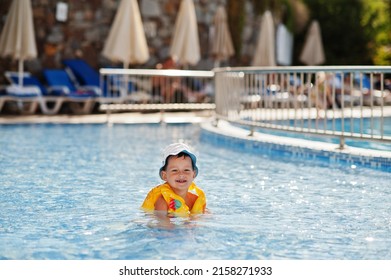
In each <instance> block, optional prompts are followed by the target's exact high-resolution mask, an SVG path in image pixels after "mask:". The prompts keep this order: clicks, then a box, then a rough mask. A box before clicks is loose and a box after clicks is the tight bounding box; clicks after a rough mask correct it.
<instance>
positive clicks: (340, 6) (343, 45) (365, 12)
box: [304, 0, 391, 65]
mask: <svg viewBox="0 0 391 280" xmlns="http://www.w3.org/2000/svg"><path fill="white" fill-rule="evenodd" d="M387 1H388V6H389V5H390V2H391V1H390V0H344V1H341V0H304V2H305V3H306V5H307V6H308V8H309V10H310V13H311V18H312V19H316V20H318V21H319V24H320V26H321V30H322V39H323V44H324V49H325V54H326V60H327V61H326V64H328V65H359V64H363V65H371V64H386V63H387V62H386V60H384V58H385V57H386V56H384V55H383V57H382V58H381V57H379V55H381V53H379V50H381V49H383V47H384V46H387V44H388V46H389V44H390V35H389V34H391V29H390V10H389V7H388V9H387V8H386V7H387ZM387 38H388V39H387ZM385 50H387V48H385ZM377 55H378V57H377ZM376 59H377V60H376ZM388 63H389V62H388Z"/></svg>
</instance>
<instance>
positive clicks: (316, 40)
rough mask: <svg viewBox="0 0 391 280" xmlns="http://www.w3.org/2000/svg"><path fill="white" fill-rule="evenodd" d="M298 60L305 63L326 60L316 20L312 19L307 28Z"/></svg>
mask: <svg viewBox="0 0 391 280" xmlns="http://www.w3.org/2000/svg"><path fill="white" fill-rule="evenodd" d="M300 61H301V62H303V63H304V64H307V65H319V64H322V63H324V62H325V61H326V58H325V55H324V50H323V42H322V35H321V31H320V26H319V23H318V21H316V20H314V21H312V23H311V25H310V28H309V29H308V33H307V37H306V40H305V43H304V47H303V50H302V52H301V55H300Z"/></svg>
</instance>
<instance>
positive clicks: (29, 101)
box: [1, 71, 64, 115]
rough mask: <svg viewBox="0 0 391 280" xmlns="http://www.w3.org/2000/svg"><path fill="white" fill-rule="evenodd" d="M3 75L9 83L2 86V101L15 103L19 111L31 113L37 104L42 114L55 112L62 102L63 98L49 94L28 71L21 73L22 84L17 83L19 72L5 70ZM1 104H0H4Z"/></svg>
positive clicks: (58, 109) (34, 110)
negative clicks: (3, 94) (3, 93)
mask: <svg viewBox="0 0 391 280" xmlns="http://www.w3.org/2000/svg"><path fill="white" fill-rule="evenodd" d="M5 77H6V78H7V80H8V81H9V83H10V84H11V85H9V86H6V87H5V88H4V92H5V96H3V98H2V99H3V100H4V103H6V102H13V103H16V105H17V106H16V108H17V109H18V111H19V112H21V113H30V114H33V113H35V112H36V110H37V108H38V106H39V107H40V110H41V112H42V113H43V114H47V115H53V114H57V113H58V112H59V111H60V109H61V106H62V104H63V101H64V100H63V98H61V97H60V96H57V95H51V93H49V91H48V90H47V89H46V87H45V86H44V85H43V84H42V83H41V82H40V81H39V80H38V79H37V78H36V77H34V76H33V75H31V74H30V73H28V72H24V73H23V74H22V84H21V85H19V73H18V72H12V71H7V72H6V73H5ZM4 103H3V104H1V105H4Z"/></svg>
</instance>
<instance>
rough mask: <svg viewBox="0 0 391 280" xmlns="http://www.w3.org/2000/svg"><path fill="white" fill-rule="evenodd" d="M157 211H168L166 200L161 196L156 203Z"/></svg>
mask: <svg viewBox="0 0 391 280" xmlns="http://www.w3.org/2000/svg"><path fill="white" fill-rule="evenodd" d="M155 210H156V211H166V212H167V211H168V205H167V202H166V201H165V200H164V198H163V196H162V195H160V196H159V197H158V199H157V200H156V202H155Z"/></svg>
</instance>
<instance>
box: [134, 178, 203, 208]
mask: <svg viewBox="0 0 391 280" xmlns="http://www.w3.org/2000/svg"><path fill="white" fill-rule="evenodd" d="M189 192H191V193H193V194H195V195H197V196H198V198H197V199H196V201H195V202H194V205H193V208H192V209H191V210H189V207H188V206H187V205H186V203H185V200H184V199H183V198H182V197H181V196H179V195H177V194H176V193H175V192H174V191H173V190H172V189H171V187H170V185H169V184H168V183H164V184H161V185H159V186H156V187H154V188H153V189H152V190H150V191H149V193H148V195H147V197H146V198H145V200H144V203H143V204H142V206H141V207H142V208H143V209H144V210H149V211H153V210H155V203H156V200H157V199H158V198H159V196H160V195H162V196H163V198H164V200H165V201H166V202H167V206H168V210H167V212H168V213H170V214H171V213H173V214H179V215H184V214H185V215H188V214H202V213H204V211H205V206H206V197H205V194H204V192H203V191H202V190H201V189H200V188H199V187H197V186H196V184H194V183H192V184H191V185H190V187H189Z"/></svg>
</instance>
